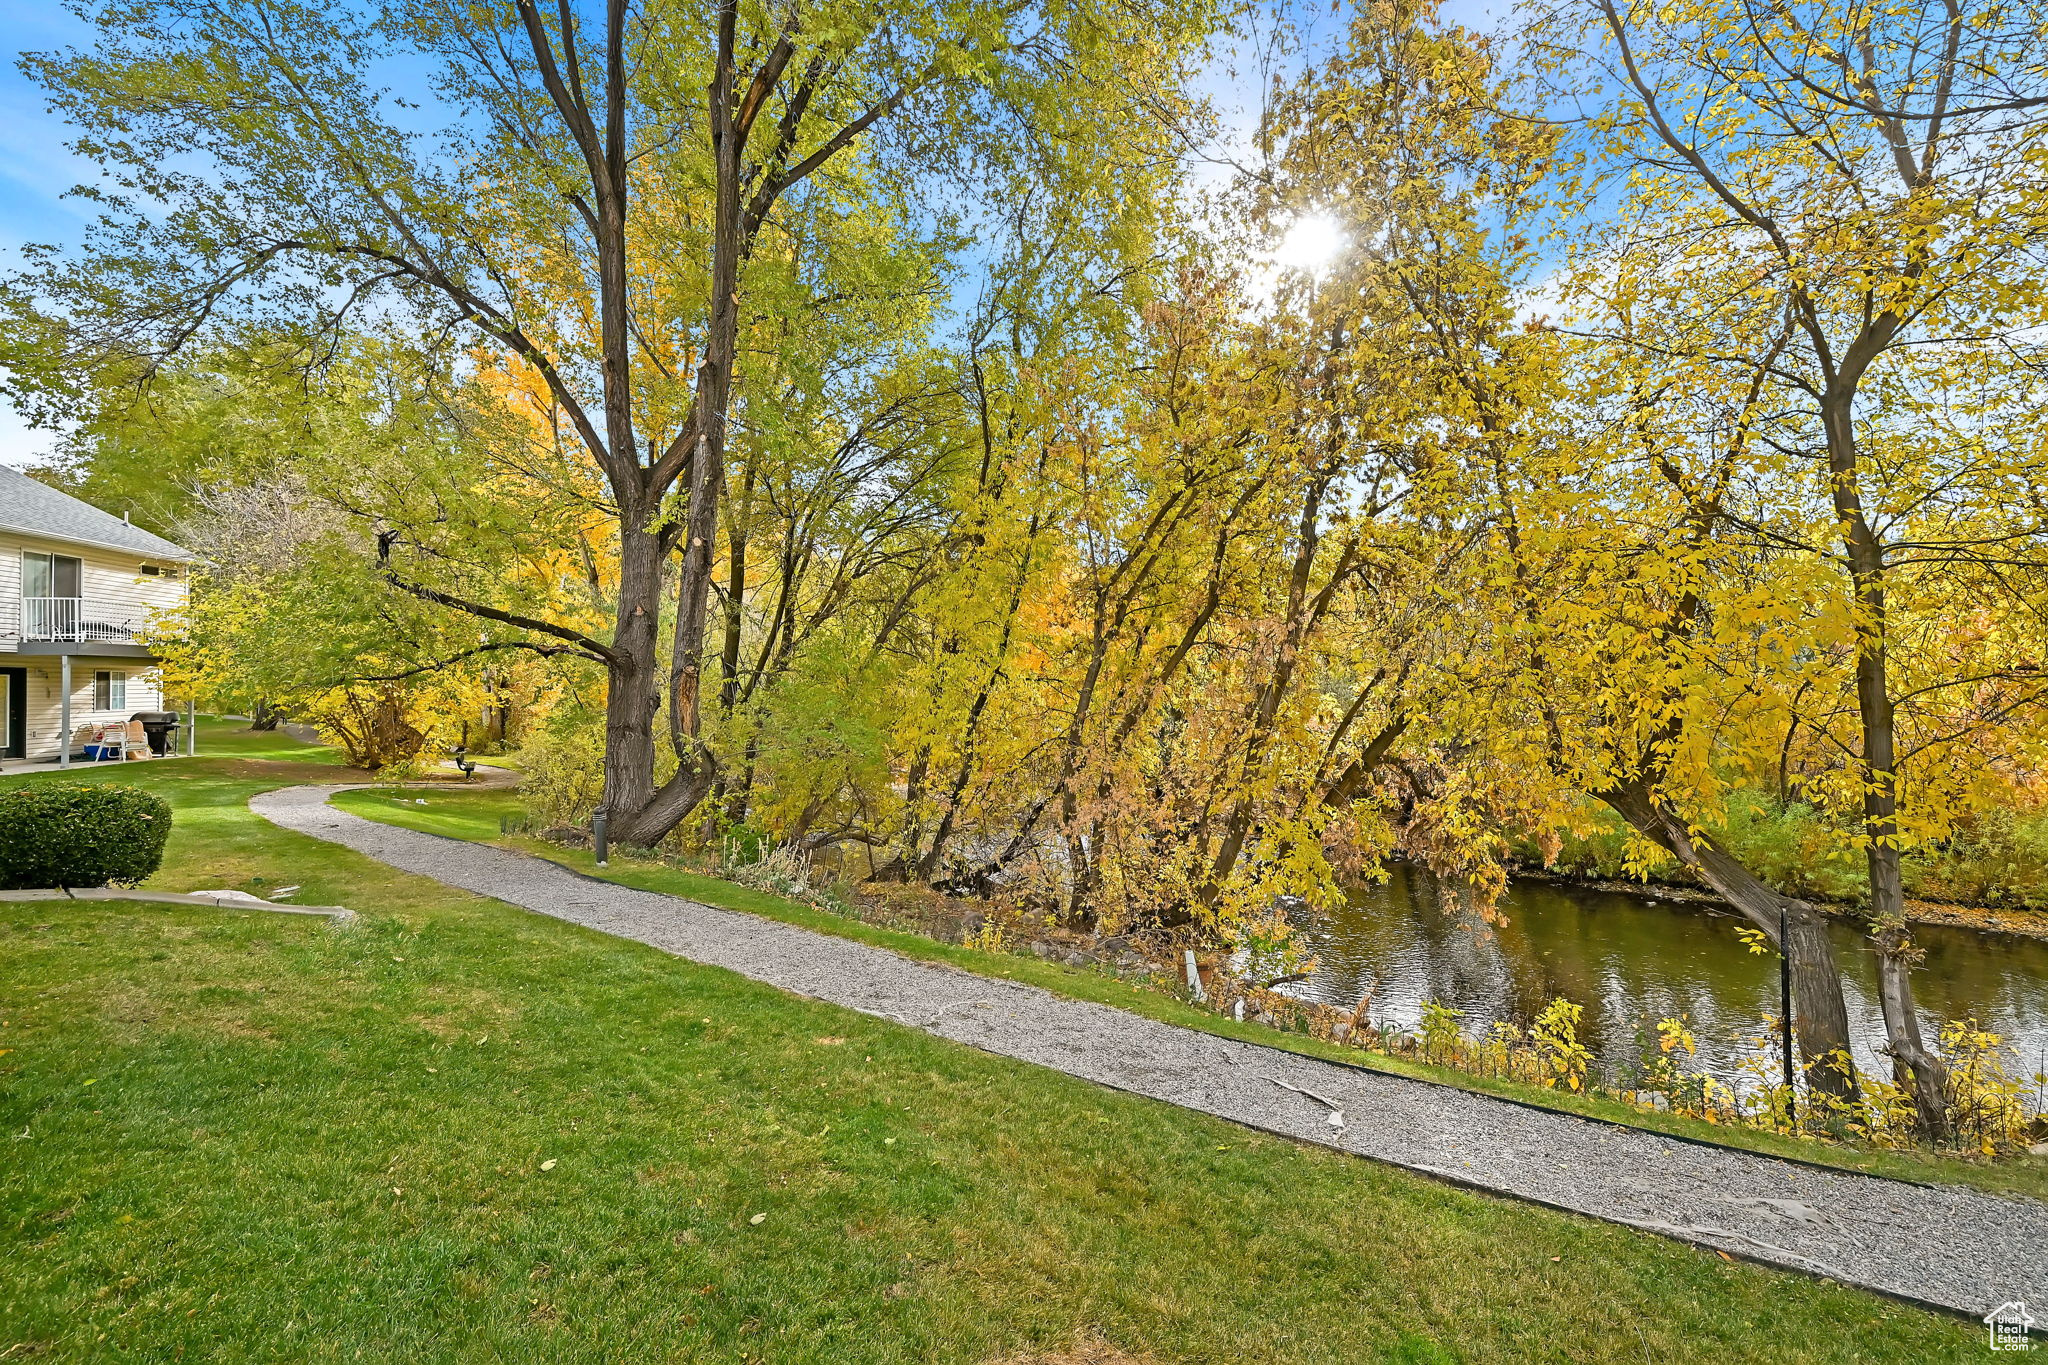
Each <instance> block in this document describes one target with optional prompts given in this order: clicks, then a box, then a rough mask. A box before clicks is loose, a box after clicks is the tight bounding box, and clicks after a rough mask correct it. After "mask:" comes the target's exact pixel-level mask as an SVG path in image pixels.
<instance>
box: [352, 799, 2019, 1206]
mask: <svg viewBox="0 0 2048 1365" xmlns="http://www.w3.org/2000/svg"><path fill="white" fill-rule="evenodd" d="M334 803H335V804H336V805H337V806H339V807H341V808H342V809H344V810H349V811H353V812H354V813H356V814H358V815H362V816H365V817H367V818H370V819H375V820H382V821H385V822H387V823H390V824H397V825H403V826H405V827H407V828H410V829H418V830H424V831H426V832H427V833H430V834H440V835H445V836H447V837H449V838H453V839H468V840H473V841H479V842H490V843H501V844H503V845H505V846H507V847H512V848H517V849H519V850H521V851H522V852H526V853H531V854H534V855H536V856H539V857H545V858H550V859H553V860H554V861H556V862H559V863H562V864H563V865H565V866H568V867H573V868H575V869H576V870H577V871H579V872H582V873H585V874H587V875H590V876H596V877H603V878H605V879H606V880H609V881H615V882H619V883H621V884H623V885H627V886H636V887H640V888H642V889H644V890H649V891H664V892H668V893H670V894H672V895H677V896H687V897H689V898H691V899H693V900H699V901H703V902H705V903H706V904H710V905H718V906H723V907H725V908H727V909H732V910H745V911H748V912H750V913H753V914H757V915H764V916H767V917H769V918H772V919H779V920H785V921H788V922H790V923H792V924H800V925H803V926H804V927H806V928H811V929H818V930H821V931H823V932H825V933H830V934H837V935H840V936H841V937H846V938H855V939H859V940H861V941H863V942H867V943H874V944H877V945H879V946H882V947H886V948H890V949H893V950H895V951H897V952H900V953H904V954H906V955H908V956H912V957H921V958H926V959H930V960H933V961H943V962H948V963H951V964H952V965H954V966H957V967H961V968H964V969H966V970H968V971H972V972H979V973H981V974H983V975H987V976H1004V977H1011V978H1014V979H1017V980H1021V981H1029V982H1031V983H1032V984H1034V985H1039V986H1043V987H1045V988H1046V989H1048V990H1053V991H1057V992H1059V993H1061V994H1063V995H1070V996H1077V997H1080V998H1083V999H1088V1000H1094V1001H1097V1002H1099V1003H1102V1004H1108V1005H1116V1006H1118V1007H1120V1008H1123V1009H1129V1010H1133V1011H1136V1012H1137V1013H1140V1014H1145V1015H1148V1016H1150V1017H1152V1018H1155V1019H1163V1020H1166V1021H1169V1022H1171V1023H1176V1024H1184V1025H1186V1026H1188V1027H1191V1028H1199V1029H1202V1030H1204V1031H1206V1032H1210V1033H1215V1034H1219V1035H1222V1036H1226V1037H1233V1038H1242V1039H1245V1040H1247V1041H1251V1042H1257V1043H1265V1044H1269V1045H1271V1046H1276V1047H1285V1048H1288V1049H1290V1050H1292V1051H1296V1052H1301V1053H1306V1054H1308V1055H1311V1056H1316V1057H1324V1058H1328V1059H1330V1060H1333V1061H1341V1062H1345V1063H1348V1064H1350V1065H1353V1066H1367V1067H1370V1068H1372V1069H1374V1070H1380V1071H1390V1072H1394V1073H1396V1074H1400V1075H1407V1076H1415V1077H1420V1078H1422V1079H1425V1080H1431V1081H1436V1082H1439V1083H1442V1084H1447V1085H1458V1086H1462V1087H1465V1088H1467V1089H1471V1090H1479V1091H1484V1092H1487V1093H1490V1094H1498V1095H1503V1096H1506V1097H1508V1098H1511V1099H1516V1100H1520V1101H1522V1102H1524V1103H1530V1104H1540V1105H1543V1106H1545V1107H1547V1108H1554V1109H1561V1110H1564V1111H1566V1112H1569V1113H1576V1114H1584V1115H1587V1116H1589V1117H1593V1118H1601V1119H1608V1120H1611V1121H1614V1122H1620V1123H1628V1124H1632V1125H1634V1126H1636V1127H1642V1128H1651V1129H1655V1130H1657V1131H1659V1132H1666V1133H1672V1134H1676V1135H1680V1136H1684V1137H1690V1138H1696V1139H1699V1140H1702V1141H1708V1142H1716V1143H1720V1144H1723V1145H1726V1146H1733V1147H1742V1148H1745V1149H1747V1150H1751V1151H1760V1152H1769V1153H1772V1154H1774V1155H1780V1156H1793V1157H1797V1158H1799V1159H1801V1160H1806V1161H1819V1162H1823V1163H1825V1164H1828V1165H1833V1166H1840V1167H1843V1168H1845V1169H1849V1170H1858V1171H1867V1172H1869V1173H1871V1174H1874V1175H1886V1176H1893V1177H1898V1178H1903V1179H1907V1180H1931V1181H1944V1182H1948V1183H1953V1184H1968V1185H1974V1186H1977V1187H1979V1188H1982V1189H1988V1190H1993V1191H1997V1192H2013V1193H2022V1194H2030V1195H2033V1196H2035V1197H2037V1198H2048V1158H2041V1157H2018V1158H2007V1159H2002V1160H1999V1161H1995V1162H1994V1161H1985V1160H1981V1159H1975V1158H1972V1157H1967V1156H1962V1155H1952V1154H1947V1153H1932V1152H1915V1151H1884V1150H1876V1149H1871V1148H1861V1147H1854V1146H1845V1145H1838V1144H1823V1143H1819V1142H1816V1141H1813V1140H1810V1139H1799V1138H1792V1137H1788V1136H1786V1135H1784V1134H1780V1133H1771V1132H1766V1131H1760V1130H1757V1129H1748V1128H1731V1127H1726V1126H1720V1125H1715V1124H1710V1123H1706V1122H1703V1121H1701V1120H1698V1119H1689V1118H1681V1117H1677V1116H1674V1115H1670V1114H1662V1113H1656V1112H1654V1111H1649V1110H1643V1109H1638V1108H1635V1107H1634V1106H1632V1105H1628V1104H1624V1103H1622V1102H1620V1101H1618V1100H1611V1099H1606V1098H1602V1097H1599V1096H1590V1095H1573V1094H1569V1093H1565V1092H1561V1091H1556V1090H1546V1089H1543V1088H1541V1087H1538V1086H1532V1085H1525V1084H1519V1083H1517V1082H1514V1081H1507V1080H1498V1079H1495V1078H1491V1077H1481V1076H1473V1075H1468V1074H1466V1073H1464V1072H1460V1071H1453V1070H1450V1069H1448V1068H1444V1067H1435V1066H1429V1065H1427V1064H1425V1063H1422V1062H1417V1061H1412V1060H1410V1059H1408V1058H1405V1057H1389V1056H1386V1055H1384V1054H1380V1053H1371V1052H1366V1051H1364V1050H1362V1049H1358V1048H1346V1047H1340V1046H1337V1045H1334V1044H1330V1043H1325V1042H1322V1041H1320V1040H1318V1039H1314V1038H1310V1037H1308V1036H1306V1035H1304V1034H1296V1033H1286V1032H1281V1031H1279V1030H1276V1029H1271V1028H1266V1027H1263V1026H1261V1025H1257V1024H1240V1023H1235V1022H1233V1021H1232V1020H1230V1019H1228V1018H1227V1017H1224V1016H1222V1015H1218V1014H1214V1013H1211V1012H1210V1011H1208V1010H1203V1009H1197V1008H1195V1007H1193V1006H1192V1005H1189V1004H1187V1003H1186V1002H1184V1001H1183V1000H1181V999H1179V998H1177V997H1175V996H1173V995H1169V994H1166V993H1163V992H1160V991H1157V990H1151V989H1146V988H1143V987H1140V986H1137V985H1134V984H1132V983H1129V982H1125V981H1119V980H1117V979H1115V978H1113V977H1111V976H1109V975H1107V974H1105V973H1102V972H1099V971H1091V970H1087V969H1079V968H1072V967H1065V966H1060V965H1058V964H1055V963H1049V962H1042V961H1040V960H1038V959H1037V958H1033V957H1027V956H1023V955H1021V954H1017V953H1001V952H986V951H983V950H980V949H976V948H969V947H964V946H962V945H959V944H953V943H940V942H937V941H935V940H933V939H930V938H926V937H924V936H922V935H919V934H914V933H907V932H903V931H900V930H894V929H888V928H883V927H880V926H876V925H870V924H863V923H861V922H860V921H858V920H854V919H850V918H847V917H846V916H842V915H835V914H832V913H830V912H829V911H824V910H820V909H817V908H816V907H814V906H810V905H805V904H802V903H801V902H797V901H791V900H787V899H785V898H783V897H780V896H774V895H770V894H768V893H766V892H763V891H758V890H755V889H754V888H752V887H747V886H740V885H737V884H736V883H733V882H728V881H724V880H721V879H720V878H717V877H710V876H705V875H702V874H700V873H695V872H691V871H688V870H686V869H682V868H677V867H674V866H671V865H669V864H665V863H661V862H656V861H652V860H640V859H634V858H632V857H631V856H629V855H626V854H624V853H618V852H615V854H614V856H613V858H612V862H611V865H610V866H609V867H605V868H599V867H598V866H597V865H596V863H595V861H594V860H593V857H592V855H591V854H590V853H588V852H584V851H579V850H574V849H565V848H562V847H560V846H559V845H555V844H550V843H546V842H544V841H542V840H538V839H533V838H526V837H518V836H513V837H501V836H500V834H499V828H500V821H501V820H502V819H504V818H506V817H510V816H517V815H520V814H521V813H522V810H521V807H520V804H519V795H518V793H517V792H514V791H507V790H502V789H500V790H495V791H478V790H463V789H460V788H456V789H453V790H448V791H424V792H422V791H418V790H399V791H356V792H344V793H342V794H341V795H340V796H338V797H336V798H335V802H334Z"/></svg>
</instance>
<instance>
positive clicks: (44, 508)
mask: <svg viewBox="0 0 2048 1365" xmlns="http://www.w3.org/2000/svg"><path fill="white" fill-rule="evenodd" d="M192 563H193V556H192V555H191V554H190V553H188V552H187V551H185V550H183V549H181V548H179V547H178V546H176V545H173V544H172V543H171V542H170V541H168V540H165V539H164V538H163V537H161V536H157V535H152V534H151V533H149V532H148V531H145V530H143V529H142V528H141V527H139V526H131V525H130V524H129V523H128V521H127V520H126V519H125V518H123V517H117V516H114V515H113V514H112V513H110V512H103V511H101V510H100V509H99V508H97V507H94V506H92V505H91V504H89V503H84V502H80V501H79V500H78V499H77V498H74V497H71V496H69V495H68V494H64V493H60V492H58V491H57V490H56V489H54V488H51V487H49V486H47V485H45V484H41V483H38V482H36V481H35V480H34V479H31V478H29V477H28V476H27V475H26V474H23V473H22V472H21V471H19V470H17V469H11V468H8V467H6V466H4V465H0V758H11V759H23V758H26V759H40V758H55V757H57V756H58V755H59V754H60V753H62V752H64V751H65V747H66V745H67V742H68V744H69V746H70V752H72V753H73V754H76V753H78V752H79V746H80V744H81V742H82V739H85V738H89V737H90V734H91V732H92V731H93V729H94V728H95V727H107V728H109V729H111V728H113V727H115V726H116V725H120V726H125V725H126V723H127V722H128V721H129V720H130V718H131V717H133V716H134V715H135V714H136V713H137V712H147V711H159V712H161V711H168V710H170V709H172V708H171V707H169V706H167V705H166V704H165V700H164V696H163V691H162V685H161V682H160V679H159V677H158V674H157V668H156V665H157V662H158V661H157V659H156V656H155V655H153V654H151V653H150V651H149V648H148V647H147V646H146V645H144V644H143V643H142V635H143V632H144V630H145V628H146V627H147V626H148V624H149V623H150V621H151V619H152V617H153V616H154V615H155V614H156V613H158V612H165V611H174V610H176V609H178V608H180V607H183V606H184V605H185V602H186V598H187V595H188V593H189V592H190V583H189V576H190V572H191V567H192Z"/></svg>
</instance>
